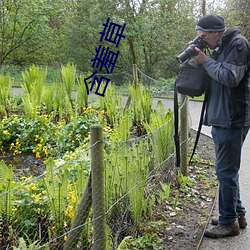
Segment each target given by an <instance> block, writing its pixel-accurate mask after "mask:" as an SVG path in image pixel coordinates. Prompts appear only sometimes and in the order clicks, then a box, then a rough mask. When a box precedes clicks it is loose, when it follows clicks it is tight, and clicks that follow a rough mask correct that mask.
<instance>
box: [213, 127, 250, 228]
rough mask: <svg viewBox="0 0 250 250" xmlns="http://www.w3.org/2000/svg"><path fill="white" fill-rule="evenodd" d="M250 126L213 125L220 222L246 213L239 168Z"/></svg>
mask: <svg viewBox="0 0 250 250" xmlns="http://www.w3.org/2000/svg"><path fill="white" fill-rule="evenodd" d="M248 130H249V127H245V128H235V129H225V128H220V127H212V136H213V140H214V143H215V154H216V175H217V178H218V181H219V214H220V215H219V223H220V224H230V223H233V222H234V221H235V220H236V218H237V217H238V216H239V215H241V214H245V212H246V211H245V208H244V207H243V205H242V203H241V200H240V188H239V169H240V161H241V149H242V145H243V142H244V140H245V138H246V135H247V133H248Z"/></svg>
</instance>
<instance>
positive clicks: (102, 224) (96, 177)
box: [90, 124, 106, 250]
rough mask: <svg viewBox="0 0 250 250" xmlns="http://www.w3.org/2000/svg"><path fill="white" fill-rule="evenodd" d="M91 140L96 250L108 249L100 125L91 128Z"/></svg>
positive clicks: (94, 247)
mask: <svg viewBox="0 0 250 250" xmlns="http://www.w3.org/2000/svg"><path fill="white" fill-rule="evenodd" d="M90 140H91V170H92V172H91V176H92V205H93V231H94V244H93V249H94V250H105V249H106V216H105V192H104V188H105V186H104V184H105V183H104V151H103V150H104V149H103V130H102V126H101V125H99V124H95V125H92V126H91V127H90Z"/></svg>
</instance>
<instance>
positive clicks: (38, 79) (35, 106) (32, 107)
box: [21, 65, 47, 118]
mask: <svg viewBox="0 0 250 250" xmlns="http://www.w3.org/2000/svg"><path fill="white" fill-rule="evenodd" d="M46 75H47V68H45V69H42V68H40V67H38V66H35V65H32V66H31V67H30V68H29V70H25V71H23V72H22V76H23V80H24V82H23V83H22V84H21V86H22V89H23V90H24V97H23V103H24V111H25V113H26V115H28V116H29V117H32V118H34V117H35V116H36V115H37V112H38V113H39V112H40V106H41V103H42V97H43V88H44V85H45V82H46Z"/></svg>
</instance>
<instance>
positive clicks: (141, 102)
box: [129, 84, 152, 126]
mask: <svg viewBox="0 0 250 250" xmlns="http://www.w3.org/2000/svg"><path fill="white" fill-rule="evenodd" d="M129 92H130V96H131V101H132V104H131V105H132V111H133V117H134V124H136V125H137V126H139V125H140V124H141V123H143V122H145V123H150V118H151V111H152V95H151V92H150V91H149V90H148V89H143V86H142V85H140V84H137V85H134V86H133V85H129Z"/></svg>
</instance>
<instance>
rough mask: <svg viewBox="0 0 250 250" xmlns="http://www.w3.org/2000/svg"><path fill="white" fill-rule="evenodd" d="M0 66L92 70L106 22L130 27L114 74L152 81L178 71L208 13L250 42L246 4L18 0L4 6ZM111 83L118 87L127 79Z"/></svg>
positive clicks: (0, 14)
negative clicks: (141, 75)
mask: <svg viewBox="0 0 250 250" xmlns="http://www.w3.org/2000/svg"><path fill="white" fill-rule="evenodd" d="M0 9H1V11H0V33H1V36H0V44H1V46H0V65H10V64H15V65H18V66H27V65H31V64H33V63H34V64H40V65H49V66H52V65H56V66H59V65H61V64H66V63H68V62H71V63H74V64H76V65H77V67H78V68H79V69H80V70H81V71H84V72H88V71H92V68H91V60H92V59H93V57H94V55H95V48H96V47H97V46H98V45H99V44H100V34H99V32H101V31H102V30H103V26H102V24H103V23H106V20H107V18H108V17H109V18H110V19H111V20H112V21H113V22H115V23H117V24H120V25H122V24H123V23H126V28H125V34H124V35H125V36H126V38H125V39H123V40H122V41H121V43H120V45H119V50H120V52H121V53H120V55H119V57H118V61H117V63H116V67H115V70H114V73H116V72H121V71H126V70H129V69H131V65H132V64H137V65H138V66H139V68H140V69H141V70H142V71H143V72H145V74H147V75H150V76H152V77H154V78H159V77H164V78H165V79H166V78H170V77H173V76H175V75H176V73H177V72H178V63H177V62H176V60H175V56H176V55H178V54H179V53H180V52H181V51H182V50H183V49H184V48H185V47H186V46H187V43H188V42H189V41H190V40H192V39H193V38H194V37H195V32H194V25H195V23H196V21H197V19H198V18H199V17H200V16H202V15H205V14H220V15H222V16H223V17H224V18H225V22H226V25H227V26H228V27H229V26H231V25H239V26H240V28H241V29H242V31H243V33H244V34H245V35H246V36H247V37H248V38H249V37H250V31H249V23H250V22H249V2H248V1H246V0H236V1H235V0H234V1H232V0H224V1H214V0H188V1H181V0H157V1H156V0H112V1H111V0H56V1H55V0H33V1H28V0H15V1H1V3H0ZM113 81H115V82H116V83H118V84H119V83H120V81H123V79H120V78H116V79H114V80H113Z"/></svg>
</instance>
